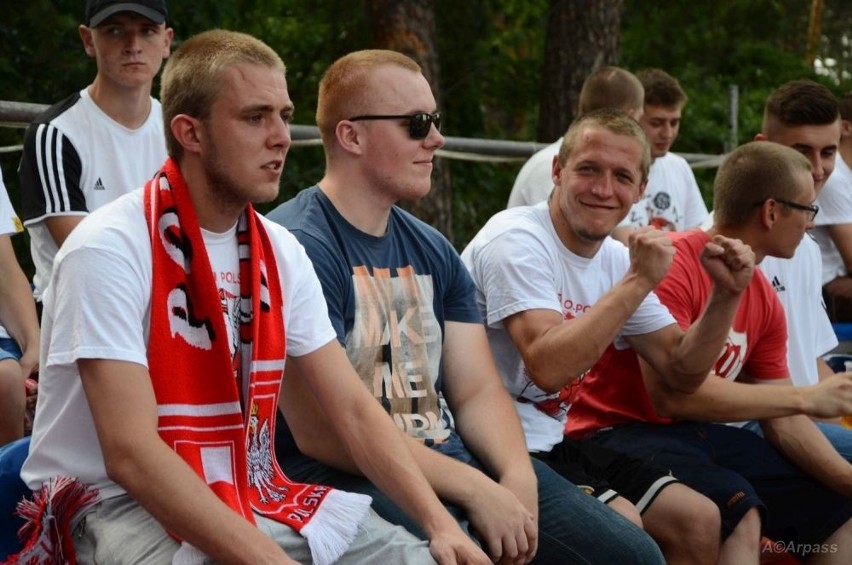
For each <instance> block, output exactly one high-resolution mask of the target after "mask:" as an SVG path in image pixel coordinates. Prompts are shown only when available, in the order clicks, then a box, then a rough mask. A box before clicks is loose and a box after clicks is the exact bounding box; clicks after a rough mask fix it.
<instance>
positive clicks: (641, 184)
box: [633, 179, 648, 204]
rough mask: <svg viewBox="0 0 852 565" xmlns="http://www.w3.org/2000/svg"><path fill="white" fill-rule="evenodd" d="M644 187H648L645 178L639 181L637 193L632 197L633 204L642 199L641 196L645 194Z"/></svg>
mask: <svg viewBox="0 0 852 565" xmlns="http://www.w3.org/2000/svg"><path fill="white" fill-rule="evenodd" d="M646 188H648V179H645V180H643V181H642V182H641V183H639V194H638V195H637V196H636V198H634V199H633V203H634V204H636V203H637V202H639V201H640V200H642V197H643V196H645V189H646Z"/></svg>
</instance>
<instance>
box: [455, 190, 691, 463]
mask: <svg viewBox="0 0 852 565" xmlns="http://www.w3.org/2000/svg"><path fill="white" fill-rule="evenodd" d="M547 206H548V205H547V203H546V202H542V203H540V204H537V205H536V206H533V207H521V208H512V209H509V210H504V211H503V212H500V213H498V214H497V215H495V216H494V217H493V218H491V219H490V220H489V221H488V223H486V224H485V227H483V228H482V230H481V231H480V232H479V233H478V234H477V235H476V237H474V238H473V240H472V241H471V242H470V244H469V245H468V246H467V248H466V249H465V250H464V252H462V261H463V262H464V264H465V266H466V267H467V268H468V270H469V271H470V272H471V275H472V276H473V280H474V282H475V283H476V301H477V305H478V306H479V309H480V311H481V312H482V314H483V317H484V319H485V321H486V332H487V335H488V341H489V343H490V344H491V351H492V353H493V354H494V359H495V361H496V363H497V368H498V369H499V371H500V376H501V377H502V379H503V383H504V384H505V385H506V388H507V389H508V390H509V394H511V395H512V398H513V399H514V400H515V407H516V408H517V410H518V413H519V415H520V417H521V423H522V424H523V427H524V433H525V435H526V439H527V447H528V449H529V450H530V451H532V452H547V451H550V450H551V449H553V446H555V445H556V444H558V443H559V442H560V441H562V436H563V433H564V429H565V422H566V421H567V417H568V409H569V408H570V402H571V400H572V399H573V397H574V393H575V392H576V387H577V386H580V385H579V379H578V380H577V381H575V383H574V385H572V386H571V387H567V388H566V390H564V391H562V392H560V393H555V394H551V393H547V392H545V391H543V390H541V389H540V388H538V387H537V386H536V385H535V384H533V382H532V381H531V380H530V379H529V377H528V376H527V374H526V370H525V369H524V365H523V360H522V359H521V356H520V353H519V352H518V350H517V349H516V348H515V345H514V343H513V342H512V339H511V337H510V336H509V333H508V332H507V331H506V329H505V327H504V326H503V320H504V319H505V318H507V317H509V316H511V315H513V314H516V313H518V312H523V311H526V310H532V309H542V308H543V309H548V310H554V311H556V312H559V314H560V315H561V316H563V318H564V319H566V320H569V319H572V318H576V317H578V316H581V315H583V313H585V312H586V311H587V310H588V309H589V308H591V307H593V306H594V304H595V303H596V302H597V300H598V299H599V298H600V297H601V296H602V295H604V294H605V293H607V292H609V290H610V289H611V288H612V287H613V286H614V285H615V284H616V283H617V282H618V281H620V280H621V279H622V278H623V277H624V275H625V274H626V273H627V271H628V269H629V267H630V257H629V252H628V250H627V248H626V247H625V246H624V245H622V244H621V243H620V242H618V241H615V240H614V239H612V238H607V239H606V240H604V242H603V245H602V246H601V248H600V250H599V251H598V252H597V253H596V254H595V256H594V257H592V258H590V259H589V258H585V257H579V256H577V255H575V254H573V253H571V252H570V251H568V250H567V249H566V248H565V246H564V245H562V243H561V241H560V240H559V236H558V235H557V234H556V231H555V230H554V228H553V224H552V222H551V220H550V215H549V213H548V207H547ZM674 323H675V320H674V318H672V316H671V314H669V311H668V310H667V309H666V307H665V306H663V305H662V304H660V302H659V300H658V299H657V296H656V295H655V294H653V293H651V294H649V295H648V296H647V297H646V298H645V300H644V301H643V302H642V304H641V305H640V306H639V308H638V309H637V310H636V312H634V314H633V315H632V316H631V317H630V319H629V320H628V321H627V323H626V324H625V325H624V328H623V329H622V332H621V334H620V335H619V336H618V337H617V338H616V340H615V342H614V343H615V345H616V347H619V348H625V347H627V343H626V342H625V341H624V340H623V339H622V337H621V336H623V335H638V334H645V333H650V332H654V331H657V330H659V329H661V328H663V327H666V326H668V325H671V324H674Z"/></svg>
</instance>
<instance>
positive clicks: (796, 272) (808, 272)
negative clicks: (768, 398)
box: [746, 80, 852, 461]
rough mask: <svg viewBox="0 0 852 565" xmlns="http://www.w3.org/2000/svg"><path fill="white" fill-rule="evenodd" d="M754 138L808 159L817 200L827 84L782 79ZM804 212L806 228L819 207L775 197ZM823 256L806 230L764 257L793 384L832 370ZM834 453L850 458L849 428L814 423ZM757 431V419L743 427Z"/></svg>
mask: <svg viewBox="0 0 852 565" xmlns="http://www.w3.org/2000/svg"><path fill="white" fill-rule="evenodd" d="M755 139H757V140H768V141H774V142H777V143H780V144H782V145H787V146H789V147H792V148H793V149H795V150H797V151H798V152H800V153H802V154H803V155H804V156H805V157H806V158H807V159H808V161H810V163H811V167H812V170H811V176H812V177H813V180H814V194H815V197H816V199H818V198H819V196H820V194H821V192H822V189H823V187H824V186H825V184H826V182H827V181H828V179H829V178H830V177H831V176H832V172H833V171H834V167H835V162H836V156H837V147H838V143H839V140H840V110H839V106H838V103H837V98H836V97H835V96H834V93H833V92H831V90H829V89H828V88H827V87H825V86H823V85H821V84H818V83H816V82H813V81H810V80H794V81H790V82H787V83H785V84H783V85H782V86H780V87H779V88H777V89H776V90H775V91H773V92H772V93H771V94H770V95H769V97H768V98H767V101H766V106H765V109H764V115H763V125H762V126H761V131H760V133H758V134H757V135H756V136H755ZM777 202H779V203H781V204H782V205H784V206H787V207H789V208H792V209H793V211H794V212H796V211H797V210H798V211H799V212H797V213H800V214H805V215H806V216H807V219H808V221H809V222H810V226H811V228H812V227H813V225H814V220H815V218H816V217H817V212H818V211H819V208H818V207H817V206H816V204H813V203H812V202H808V201H801V202H792V201H783V202H782V201H777ZM821 265H822V254H821V253H820V248H819V246H818V245H817V243H816V241H815V240H814V239H813V238H812V237H811V234H810V233H808V234H806V235H805V237H803V238H802V242H801V243H800V244H799V246H798V247H797V248H796V253H795V254H794V255H793V257H792V258H790V259H784V258H780V257H766V259H764V260H763V262H762V263H761V264H760V269H761V270H762V271H763V273H764V274H765V275H766V278H767V279H769V281H770V282H771V283H772V288H774V289H775V292H776V294H777V295H778V298H779V299H780V300H781V305H782V306H783V307H784V312H785V314H786V317H787V335H788V337H787V364H788V367H789V370H790V378H791V379H792V381H793V384H794V385H796V386H811V385H816V384H817V383H819V382H820V380H822V379H825V378H828V377H830V376H831V375H833V374H834V371H833V370H832V369H831V367H829V366H828V364H827V363H826V362H825V360H824V359H823V355H825V354H826V353H828V352H829V351H831V350H833V349H834V348H835V347H837V337H836V335H835V333H834V330H833V328H832V326H831V322H830V321H829V317H828V315H827V314H826V310H825V303H824V302H823V295H822V279H821V276H822V270H821ZM816 425H817V427H818V428H820V430H822V432H823V433H824V434H825V436H826V437H827V438H828V440H829V442H831V444H832V445H833V446H834V447H835V449H837V451H838V452H839V453H840V454H841V455H842V456H843V457H844V458H845V459H847V460H848V461H852V432H851V431H849V430H847V429H845V428H843V427H842V426H840V424H839V420H838V419H836V418H835V419H834V420H833V421H820V420H817V421H816ZM746 427H747V428H748V429H751V430H752V431H755V432H757V433H762V430H761V427H760V426H759V425H758V423H757V422H754V421H752V422H750V423H749V424H747V425H746Z"/></svg>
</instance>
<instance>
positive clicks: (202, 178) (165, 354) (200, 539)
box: [20, 30, 485, 564]
mask: <svg viewBox="0 0 852 565" xmlns="http://www.w3.org/2000/svg"><path fill="white" fill-rule="evenodd" d="M161 99H162V102H163V116H164V119H165V122H166V131H167V132H168V134H167V139H168V141H167V143H168V148H169V155H170V157H169V159H168V160H167V161H166V163H165V165H163V168H162V169H161V170H160V171H159V172H158V173H157V174H156V175H155V176H154V178H153V179H152V180H151V181H149V182H148V183H147V184H146V185H145V186H144V187H143V188H142V189H141V190H137V191H134V192H131V193H129V194H127V195H125V196H123V197H122V198H119V199H118V200H116V201H114V202H112V203H110V204H108V205H106V206H104V207H102V208H100V209H98V210H96V211H95V212H93V213H92V214H91V215H89V216H88V217H87V218H86V219H85V220H83V222H81V224H80V225H79V226H77V227H76V228H75V229H74V231H73V233H72V234H71V236H70V237H69V238H68V241H66V243H65V244H64V245H63V247H62V249H61V250H60V251H59V253H58V254H57V258H56V265H55V269H54V271H53V279H52V282H51V284H50V285H49V287H48V291H47V293H46V295H45V310H44V326H43V330H44V335H45V336H46V339H45V341H44V349H43V358H42V391H41V397H40V400H39V411H38V413H37V416H36V422H35V428H34V430H33V438H32V447H31V450H30V454H29V457H28V458H27V460H26V462H25V463H24V466H23V471H22V478H23V479H24V480H25V482H27V484H28V485H29V486H30V488H32V489H33V490H35V491H37V492H36V503H35V505H34V506H33V507H32V508H31V512H30V513H31V514H34V516H31V517H32V518H33V519H36V520H37V521H36V522H35V524H36V525H38V524H44V525H47V524H50V527H47V526H45V531H43V532H41V533H42V539H41V540H35V539H33V540H31V542H30V544H29V545H28V546H27V549H26V550H25V553H24V555H23V556H22V557H21V558H20V561H21V562H25V561H27V559H29V558H30V557H37V558H39V562H42V559H43V560H46V561H57V562H59V561H62V562H64V561H65V560H68V559H69V558H73V555H71V556H69V555H68V554H67V552H69V550H70V549H74V550H76V554H77V561H79V562H81V563H95V562H101V561H108V562H110V563H134V564H136V563H151V564H155V563H156V564H159V563H172V562H173V563H201V562H205V563H206V562H210V561H215V562H222V563H296V562H302V563H304V562H308V561H311V562H314V563H320V564H322V563H326V564H327V563H332V562H335V561H338V560H339V561H340V562H344V563H345V562H349V563H367V562H383V561H385V562H389V563H418V564H419V563H433V562H434V561H433V556H434V559H436V560H438V561H439V562H441V563H448V564H452V563H458V562H476V563H484V562H485V559H484V558H481V556H480V552H479V550H478V548H477V547H476V546H475V545H474V544H473V543H472V542H471V540H470V539H469V538H468V537H467V536H466V535H465V534H464V533H463V532H462V530H461V529H460V528H459V527H458V525H457V523H456V521H455V520H454V519H453V518H452V516H450V515H449V514H448V513H447V512H446V510H445V508H444V507H443V505H441V503H440V501H439V500H438V498H437V497H436V496H435V493H434V492H433V491H432V489H431V488H430V487H429V485H428V483H427V482H426V480H425V478H424V477H423V475H422V473H421V472H420V470H419V468H418V467H417V465H416V463H415V461H414V459H413V458H412V456H411V453H410V452H409V451H408V448H407V446H406V445H405V442H404V441H403V440H402V438H401V437H400V435H399V433H398V432H397V430H396V429H395V428H394V427H393V425H392V424H391V423H390V422H389V421H388V420H387V417H386V416H385V415H384V414H383V413H382V411H381V409H380V408H379V407H378V406H377V405H376V403H375V401H374V400H373V399H372V398H371V396H370V395H369V394H367V392H366V391H365V390H364V388H363V386H362V385H361V384H360V382H359V379H358V377H357V375H356V374H355V372H354V371H353V369H352V367H351V365H350V364H349V362H348V361H347V359H346V356H345V353H344V352H343V350H342V348H341V347H340V346H339V345H338V344H337V343H336V342H335V340H334V330H333V328H332V327H331V324H330V323H329V320H328V316H327V310H326V307H325V301H324V300H323V297H322V291H321V288H320V284H319V281H318V280H317V277H316V274H315V273H314V271H313V269H312V268H311V265H310V261H309V260H308V258H307V257H306V256H305V254H304V250H303V249H302V247H301V246H300V245H299V244H298V242H297V241H296V240H295V239H294V238H293V237H292V235H290V234H289V233H288V232H287V231H286V230H284V229H282V228H281V227H280V226H277V225H275V224H273V223H272V222H269V221H267V220H266V219H265V218H263V217H262V216H260V215H258V214H257V213H256V212H255V211H254V209H253V207H252V205H251V203H252V202H269V201H271V200H273V199H274V198H275V197H276V196H277V195H278V188H279V182H280V177H281V173H282V171H283V167H284V161H285V158H286V155H287V151H288V149H289V147H290V143H291V138H290V126H289V122H290V119H291V117H292V114H293V103H292V101H291V100H290V96H289V93H288V90H287V81H286V77H285V68H284V63H283V62H282V61H281V59H280V58H279V57H278V55H277V54H276V53H275V52H274V51H273V50H272V49H270V48H269V47H268V46H267V45H265V44H264V43H262V42H261V41H259V40H257V39H255V38H253V37H251V36H248V35H245V34H241V33H236V32H229V31H222V30H214V31H209V32H205V33H202V34H199V35H197V36H195V37H192V38H190V39H188V40H186V41H185V42H183V43H182V44H181V46H180V48H179V49H178V50H177V51H176V52H175V54H174V55H173V56H172V58H171V59H170V60H169V62H168V64H167V65H166V69H165V72H164V74H163V80H162V90H161ZM284 371H286V373H287V378H286V380H295V379H298V380H300V381H303V383H302V384H303V386H304V387H306V388H307V389H308V390H310V391H311V392H312V393H313V397H312V398H314V399H316V400H315V401H316V402H318V403H319V405H320V406H321V407H322V409H323V410H326V411H328V412H329V413H333V414H334V415H335V418H334V419H333V420H332V427H333V431H334V433H335V434H336V435H337V436H338V437H340V438H341V442H342V446H343V447H342V449H345V450H346V452H347V453H349V454H350V455H351V457H352V459H353V461H354V462H355V465H357V467H358V468H359V469H360V470H361V471H362V472H363V473H364V474H365V475H367V476H368V477H370V478H371V479H372V480H374V481H375V482H376V484H378V485H379V486H380V488H381V489H382V490H383V491H384V492H386V493H387V494H388V496H390V497H391V498H392V499H394V500H395V501H397V502H398V503H399V504H400V505H401V506H402V507H403V508H404V509H405V510H406V511H407V512H409V513H410V514H411V515H412V516H415V517H417V519H418V520H419V521H420V523H421V524H422V526H423V527H424V529H426V530H427V532H428V534H429V538H430V542H431V544H430V545H428V546H427V544H426V543H425V542H422V541H419V540H417V539H416V538H414V537H413V536H411V535H410V534H409V533H408V532H405V531H404V530H403V529H402V528H399V527H396V526H391V525H390V524H388V523H386V522H385V521H383V520H381V519H380V518H378V517H377V516H376V515H375V514H374V513H373V512H372V511H370V509H369V499H368V498H366V497H363V496H361V495H356V494H352V493H346V492H343V491H340V490H334V489H331V488H329V487H327V486H322V485H317V484H299V483H294V482H292V481H291V480H290V478H288V477H287V476H286V475H285V474H283V473H282V471H281V469H280V466H279V465H278V463H276V460H275V453H274V447H273V445H272V443H273V442H272V438H273V437H274V435H275V420H276V419H275V415H276V412H277V409H278V406H279V405H281V404H284V400H283V398H282V397H280V396H279V388H280V383H281V379H282V373H283V372H284ZM290 400H292V401H293V402H296V403H298V402H299V401H298V400H295V399H290ZM285 414H286V415H287V416H288V417H291V415H290V413H289V411H287V410H285ZM291 418H292V417H291ZM291 421H292V419H291ZM365 437H369V438H372V439H373V440H374V442H372V443H370V442H364V441H363V438H365ZM279 463H280V462H279ZM48 530H49V531H48ZM54 530H55V531H56V532H58V534H59V535H60V536H63V537H64V543H63V545H62V546H61V548H59V550H58V553H56V554H55V555H62V553H61V552H62V551H64V552H66V553H65V555H64V556H63V557H61V558H57V557H56V556H55V555H53V556H44V551H45V546H44V545H43V543H42V542H45V541H47V540H55V536H54V535H53V532H54ZM72 532H73V533H72ZM36 533H38V532H36ZM430 552H431V555H430Z"/></svg>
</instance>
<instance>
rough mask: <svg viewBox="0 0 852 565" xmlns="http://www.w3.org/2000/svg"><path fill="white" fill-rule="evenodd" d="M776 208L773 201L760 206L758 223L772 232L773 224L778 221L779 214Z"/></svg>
mask: <svg viewBox="0 0 852 565" xmlns="http://www.w3.org/2000/svg"><path fill="white" fill-rule="evenodd" d="M779 213H780V212H779V210H778V206H777V205H776V204H775V201H774V200H771V199H770V200H767V201H766V202H764V203H763V204H761V205H760V223H761V225H762V226H763V227H764V228H766V229H767V230H772V228H773V226H774V225H775V222H776V221H778V214H779Z"/></svg>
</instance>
